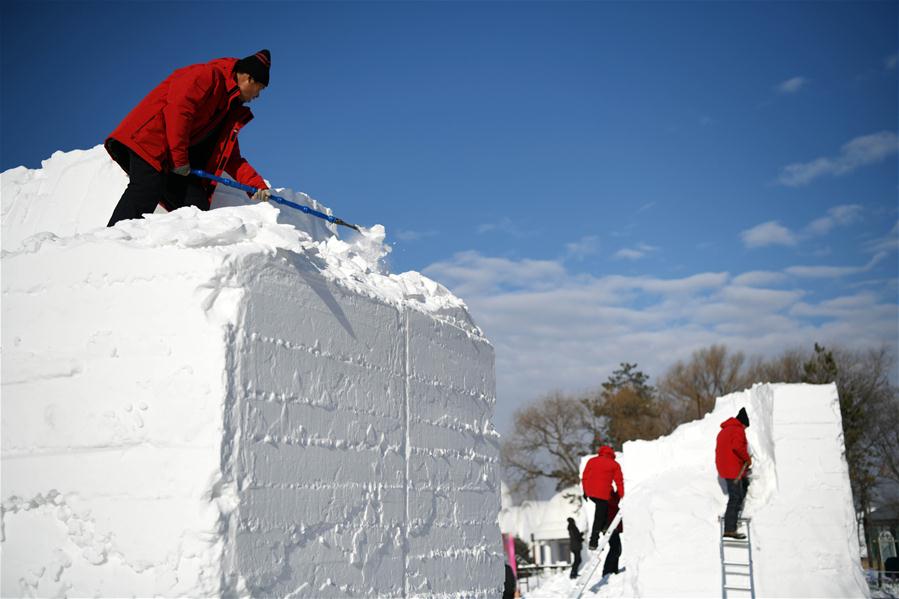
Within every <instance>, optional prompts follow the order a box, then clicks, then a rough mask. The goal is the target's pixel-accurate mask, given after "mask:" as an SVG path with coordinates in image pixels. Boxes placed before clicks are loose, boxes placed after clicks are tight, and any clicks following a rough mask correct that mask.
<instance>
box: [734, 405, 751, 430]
mask: <svg viewBox="0 0 899 599" xmlns="http://www.w3.org/2000/svg"><path fill="white" fill-rule="evenodd" d="M737 420H739V421H740V422H742V423H743V426H747V427H748V426H749V414H747V413H746V408H740V411H739V412H737Z"/></svg>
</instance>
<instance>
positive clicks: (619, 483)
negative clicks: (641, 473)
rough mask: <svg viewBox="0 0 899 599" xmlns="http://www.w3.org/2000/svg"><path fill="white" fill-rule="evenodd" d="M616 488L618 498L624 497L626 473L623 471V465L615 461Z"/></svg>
mask: <svg viewBox="0 0 899 599" xmlns="http://www.w3.org/2000/svg"><path fill="white" fill-rule="evenodd" d="M614 480H615V489H616V490H617V491H618V498H619V499H624V475H623V474H622V473H621V466H620V465H619V464H618V462H615V478H614Z"/></svg>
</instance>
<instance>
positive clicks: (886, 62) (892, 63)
mask: <svg viewBox="0 0 899 599" xmlns="http://www.w3.org/2000/svg"><path fill="white" fill-rule="evenodd" d="M897 62H899V55H897V54H890V55H889V56H887V57H886V58H884V59H883V67H884V68H885V69H886V70H888V71H891V70H893V69H895V68H896V63H897Z"/></svg>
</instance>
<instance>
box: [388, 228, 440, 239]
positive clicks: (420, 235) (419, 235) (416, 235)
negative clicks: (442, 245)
mask: <svg viewBox="0 0 899 599" xmlns="http://www.w3.org/2000/svg"><path fill="white" fill-rule="evenodd" d="M435 235H437V231H407V230H403V229H400V230H399V231H397V232H396V233H395V234H394V236H395V237H396V238H397V239H399V240H400V241H418V240H419V239H425V238H427V237H434V236H435Z"/></svg>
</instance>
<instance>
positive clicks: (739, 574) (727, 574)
mask: <svg viewBox="0 0 899 599" xmlns="http://www.w3.org/2000/svg"><path fill="white" fill-rule="evenodd" d="M724 575H725V576H751V574H749V572H725V573H724Z"/></svg>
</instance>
